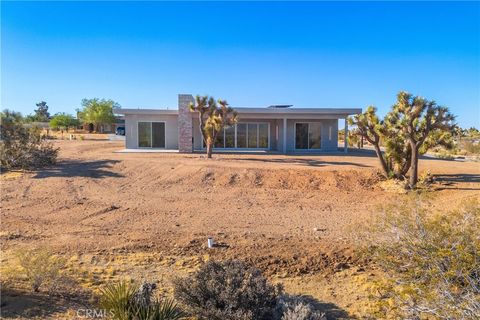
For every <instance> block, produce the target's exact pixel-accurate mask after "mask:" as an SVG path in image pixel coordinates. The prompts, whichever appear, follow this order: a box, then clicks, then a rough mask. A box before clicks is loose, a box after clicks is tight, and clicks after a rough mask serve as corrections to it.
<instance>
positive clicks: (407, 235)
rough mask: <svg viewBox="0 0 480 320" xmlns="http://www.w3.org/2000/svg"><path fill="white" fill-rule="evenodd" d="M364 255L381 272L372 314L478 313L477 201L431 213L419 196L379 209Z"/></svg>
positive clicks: (437, 315)
mask: <svg viewBox="0 0 480 320" xmlns="http://www.w3.org/2000/svg"><path fill="white" fill-rule="evenodd" d="M370 232H371V234H370V236H371V237H372V239H377V241H375V243H372V244H371V247H370V248H369V250H368V253H369V254H370V255H369V257H370V258H371V259H372V260H373V262H374V263H376V264H377V265H378V266H380V267H381V268H382V269H383V271H384V272H385V273H386V275H387V277H385V278H384V279H382V281H379V282H378V283H377V287H376V292H375V294H374V295H373V296H372V298H373V299H374V300H375V301H376V302H377V307H378V312H377V314H375V316H376V317H380V318H383V317H385V315H386V314H390V315H392V314H394V315H396V317H397V318H408V319H426V318H435V319H474V318H476V317H477V318H478V316H479V315H480V237H479V235H480V205H479V203H478V202H472V203H467V204H465V205H464V206H463V207H462V208H461V209H458V210H455V211H451V212H443V213H433V212H428V211H427V210H425V209H422V207H421V204H420V203H419V202H416V201H413V202H411V203H401V204H397V205H395V206H391V207H390V208H387V209H386V210H385V214H383V215H382V216H381V218H379V219H378V221H376V223H375V224H374V225H373V228H371V230H370Z"/></svg>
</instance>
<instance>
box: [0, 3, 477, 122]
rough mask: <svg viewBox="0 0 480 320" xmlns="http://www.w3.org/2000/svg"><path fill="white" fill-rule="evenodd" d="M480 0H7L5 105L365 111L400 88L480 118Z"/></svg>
mask: <svg viewBox="0 0 480 320" xmlns="http://www.w3.org/2000/svg"><path fill="white" fill-rule="evenodd" d="M479 42H480V4H479V2H465V3H458V2H457V3H450V2H438V3H435V2H422V3H414V2H403V3H402V2H388V3H384V2H335V3H331V2H302V3H299V2H296V3H293V2H242V3H240V2H233V3H232V2H228V3H226V2H207V3H204V2H140V3H139V2H135V3H134V2H5V1H2V3H1V55H2V56H1V107H2V109H3V108H10V109H15V110H19V111H21V112H22V113H25V114H28V113H31V112H32V111H33V109H34V108H35V103H36V102H38V101H40V100H45V101H47V103H48V105H49V106H50V109H51V111H52V112H53V113H55V112H60V111H65V112H69V113H74V110H75V108H78V107H79V106H80V101H81V99H83V98H93V97H99V98H110V99H113V100H115V101H117V102H119V103H120V104H121V105H122V106H123V107H142V108H164V107H171V108H176V105H177V94H178V93H192V94H210V95H213V96H215V97H216V98H224V99H227V100H228V101H229V102H230V104H232V105H233V106H265V105H271V104H293V105H295V106H298V107H362V108H365V107H366V106H367V105H371V104H373V105H375V106H377V107H378V108H379V110H380V112H381V113H382V114H383V113H385V112H386V111H387V110H388V109H389V108H390V106H391V105H392V104H393V103H394V101H395V95H396V93H397V92H398V91H399V90H407V91H410V92H412V93H414V94H418V95H421V96H424V97H426V98H428V99H435V100H436V101H437V102H438V103H439V104H443V105H446V106H449V107H450V108H451V110H452V112H453V113H454V114H456V115H457V116H458V118H457V121H458V122H459V124H460V125H462V126H465V127H469V126H476V127H480V45H479Z"/></svg>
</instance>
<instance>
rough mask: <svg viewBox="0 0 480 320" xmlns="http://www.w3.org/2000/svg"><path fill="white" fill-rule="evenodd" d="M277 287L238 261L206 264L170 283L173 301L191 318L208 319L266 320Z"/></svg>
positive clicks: (270, 313)
mask: <svg viewBox="0 0 480 320" xmlns="http://www.w3.org/2000/svg"><path fill="white" fill-rule="evenodd" d="M281 291H282V289H281V288H280V287H275V286H273V285H272V284H270V283H269V282H268V281H267V279H266V278H265V277H264V276H263V275H262V273H261V272H260V270H258V269H257V268H254V267H250V266H248V265H246V264H245V263H243V262H241V261H236V260H228V261H225V262H215V261H209V262H207V263H206V264H204V265H203V266H202V267H201V268H200V270H199V271H197V272H195V273H194V274H192V275H191V276H189V277H187V278H183V279H176V280H175V281H174V292H175V298H176V299H177V300H178V301H179V302H181V303H182V304H183V305H185V307H186V308H187V309H189V310H190V311H191V313H192V314H194V315H195V316H198V317H200V318H201V319H209V320H267V319H268V320H270V319H272V318H273V317H274V313H275V307H276V303H277V297H278V295H279V294H280V293H281Z"/></svg>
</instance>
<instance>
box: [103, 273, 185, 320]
mask: <svg viewBox="0 0 480 320" xmlns="http://www.w3.org/2000/svg"><path fill="white" fill-rule="evenodd" d="M155 288H156V286H155V285H154V284H153V285H152V284H143V285H141V286H140V287H139V286H137V285H135V284H133V283H130V282H127V281H121V282H119V283H115V284H110V285H108V286H106V287H105V288H103V289H102V290H101V291H100V306H101V307H102V308H103V309H104V310H107V311H108V312H109V314H110V315H111V316H112V318H113V319H117V320H132V319H135V320H177V319H181V318H182V317H183V312H182V311H181V310H180V308H178V306H177V304H176V303H175V302H174V301H173V300H170V299H165V300H158V299H157V300H154V301H152V299H151V296H152V293H153V290H154V289H155Z"/></svg>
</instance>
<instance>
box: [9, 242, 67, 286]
mask: <svg viewBox="0 0 480 320" xmlns="http://www.w3.org/2000/svg"><path fill="white" fill-rule="evenodd" d="M16 256H17V259H18V262H19V265H20V267H21V272H22V274H23V275H24V276H25V278H26V280H27V281H28V283H29V284H30V286H31V288H32V290H33V291H34V292H38V291H40V288H41V287H42V286H49V288H50V289H53V288H55V287H56V286H57V284H58V282H59V281H60V280H61V279H62V276H61V270H62V269H63V268H64V267H65V259H63V258H60V257H57V256H55V255H54V254H53V253H51V252H50V251H49V250H47V249H45V248H41V249H36V250H22V251H19V252H17V253H16Z"/></svg>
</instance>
